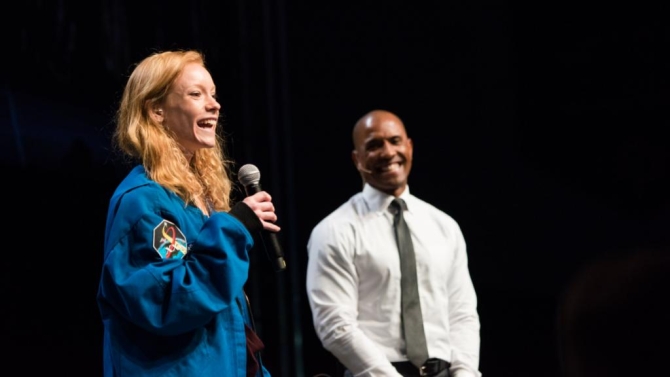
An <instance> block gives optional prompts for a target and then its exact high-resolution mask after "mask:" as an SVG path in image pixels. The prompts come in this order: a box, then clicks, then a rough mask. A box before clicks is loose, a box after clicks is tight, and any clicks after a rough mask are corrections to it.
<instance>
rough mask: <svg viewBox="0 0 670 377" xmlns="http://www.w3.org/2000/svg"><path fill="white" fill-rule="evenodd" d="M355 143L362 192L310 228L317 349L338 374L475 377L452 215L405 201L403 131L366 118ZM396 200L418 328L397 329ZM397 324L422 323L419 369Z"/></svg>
mask: <svg viewBox="0 0 670 377" xmlns="http://www.w3.org/2000/svg"><path fill="white" fill-rule="evenodd" d="M353 142H354V148H355V149H354V150H353V151H352V159H353V162H354V165H355V166H356V168H357V169H358V170H359V172H360V174H361V176H362V178H363V181H364V185H363V191H362V192H359V193H357V194H355V195H354V196H352V197H351V198H350V199H349V201H347V202H346V203H344V204H343V205H341V206H340V207H339V208H338V209H336V210H335V211H334V212H332V213H331V214H330V215H328V216H327V217H326V218H325V219H323V220H322V221H321V222H320V223H319V224H317V226H316V227H315V228H314V229H313V230H312V234H311V236H310V239H309V241H308V244H307V249H308V253H309V261H308V267H307V295H308V298H309V303H310V306H311V309H312V314H313V321H314V328H315V330H316V332H317V334H318V336H319V338H320V340H321V343H322V344H323V346H324V348H325V349H327V350H328V351H329V352H331V353H332V354H333V355H334V356H335V357H336V358H337V359H338V360H339V361H340V362H341V363H342V364H343V365H344V366H345V367H346V368H347V370H346V371H345V376H356V377H359V376H360V377H376V376H396V377H397V376H435V377H448V376H449V377H479V376H481V373H480V372H479V371H478V365H479V345H480V338H479V328H480V323H479V315H478V313H477V297H476V293H475V290H474V287H473V284H472V280H471V278H470V273H469V271H468V264H467V262H468V259H467V254H466V248H465V241H464V238H463V235H462V233H461V230H460V228H459V226H458V224H457V223H456V222H455V221H454V220H453V219H452V218H451V217H450V216H448V215H447V214H445V213H444V212H442V211H440V210H439V209H437V208H435V207H434V206H432V205H430V204H428V203H426V202H424V201H423V200H421V199H419V198H417V197H415V196H413V195H411V194H410V190H409V186H408V184H407V178H408V176H409V173H410V170H411V168H412V151H413V145H412V140H411V139H409V138H408V137H407V133H406V131H405V126H404V125H403V123H402V121H401V120H400V119H399V118H398V117H397V116H396V115H394V114H392V113H390V112H388V111H384V110H374V111H371V112H369V113H368V114H366V115H365V116H363V117H362V118H361V119H360V120H359V121H358V122H357V123H356V125H355V126H354V130H353ZM394 198H400V199H403V200H404V202H405V203H406V207H407V208H406V209H405V210H404V211H403V212H404V215H403V216H404V220H405V222H406V223H407V224H408V226H409V228H410V230H411V241H412V244H413V249H414V255H415V257H414V259H415V260H416V267H411V269H410V270H411V271H414V269H415V270H416V274H415V275H416V276H417V277H416V280H417V283H416V284H417V285H418V290H419V297H420V313H419V318H423V321H421V320H417V321H409V320H405V322H406V323H403V321H402V316H401V308H402V304H403V302H404V301H403V298H404V297H401V296H402V294H401V291H402V290H401V280H402V279H405V278H409V277H410V275H412V274H410V273H406V274H405V275H406V276H403V274H401V268H402V264H403V263H404V262H402V261H401V258H400V256H399V250H400V249H403V248H399V246H398V245H399V244H398V243H396V237H398V238H399V236H396V235H395V233H394V221H396V220H394V216H395V213H396V212H400V211H401V210H394V209H390V206H391V202H392V201H393V200H394ZM406 271H408V270H406ZM408 296H409V295H408ZM405 300H408V299H405ZM407 322H419V323H407ZM405 325H419V326H420V325H423V330H421V331H419V332H420V333H421V334H420V335H421V337H422V338H423V337H424V336H425V344H426V346H427V354H425V352H424V356H423V357H420V360H419V361H416V358H413V359H412V360H414V361H410V357H408V351H409V350H408V349H407V347H406V341H405V335H404V333H405V330H403V328H404V327H403V326H405ZM408 332H409V331H408ZM426 346H424V347H423V348H424V349H425V348H426Z"/></svg>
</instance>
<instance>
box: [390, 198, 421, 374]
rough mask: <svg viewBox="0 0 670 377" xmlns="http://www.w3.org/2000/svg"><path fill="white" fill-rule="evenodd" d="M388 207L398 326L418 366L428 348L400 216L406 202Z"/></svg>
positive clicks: (408, 243)
mask: <svg viewBox="0 0 670 377" xmlns="http://www.w3.org/2000/svg"><path fill="white" fill-rule="evenodd" d="M391 207H393V208H394V209H395V219H394V221H393V225H394V228H395V236H396V241H397V242H398V251H399V252H400V272H401V274H402V276H401V278H400V285H401V291H402V298H401V303H402V304H401V305H402V325H403V331H404V333H405V343H406V344H407V357H408V358H409V361H411V362H412V364H414V365H416V366H417V367H418V368H420V367H421V366H422V365H423V363H424V362H425V361H426V360H427V359H428V347H427V346H426V335H425V333H424V331H423V318H422V317H421V302H420V300H419V288H418V285H417V279H416V260H415V258H414V246H413V245H412V236H411V235H410V232H409V228H408V227H407V223H406V222H405V218H404V217H403V211H404V210H406V209H407V205H406V204H405V202H404V201H403V200H402V199H398V198H396V199H393V201H392V202H391Z"/></svg>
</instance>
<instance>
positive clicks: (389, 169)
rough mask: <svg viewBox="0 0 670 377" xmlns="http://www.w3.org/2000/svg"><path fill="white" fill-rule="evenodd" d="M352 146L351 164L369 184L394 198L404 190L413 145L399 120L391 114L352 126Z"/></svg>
mask: <svg viewBox="0 0 670 377" xmlns="http://www.w3.org/2000/svg"><path fill="white" fill-rule="evenodd" d="M354 146H355V148H356V149H355V150H354V151H353V153H352V157H353V159H354V163H355V164H356V165H357V169H358V170H359V171H360V172H361V174H362V175H363V179H364V180H365V181H366V182H367V183H368V184H369V185H371V186H372V187H374V188H376V189H378V190H380V191H383V192H385V193H387V194H389V195H394V196H398V195H400V194H401V193H402V192H403V191H404V190H405V186H407V177H408V176H409V172H410V170H411V168H412V151H413V146H412V140H411V139H409V138H408V137H407V133H406V131H405V126H404V125H403V124H402V122H401V121H400V119H398V118H397V117H396V116H395V115H393V114H391V113H381V114H375V115H371V116H368V117H367V118H365V119H363V120H362V121H361V122H359V124H357V125H356V129H355V131H354Z"/></svg>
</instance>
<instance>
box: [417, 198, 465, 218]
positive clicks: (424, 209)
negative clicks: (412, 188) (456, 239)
mask: <svg viewBox="0 0 670 377" xmlns="http://www.w3.org/2000/svg"><path fill="white" fill-rule="evenodd" d="M412 202H413V203H412V204H414V205H415V206H417V211H419V212H420V213H422V214H427V215H429V216H432V217H436V218H439V219H442V220H444V221H448V222H453V223H456V219H454V218H453V217H452V216H451V215H450V214H449V213H447V212H446V211H444V210H442V209H441V208H439V207H437V206H436V205H434V204H432V203H429V202H427V201H425V200H423V199H421V198H418V197H416V196H414V195H412Z"/></svg>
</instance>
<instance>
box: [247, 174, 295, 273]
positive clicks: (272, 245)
mask: <svg viewBox="0 0 670 377" xmlns="http://www.w3.org/2000/svg"><path fill="white" fill-rule="evenodd" d="M237 179H238V180H239V181H240V183H241V184H242V186H244V190H245V191H246V193H247V196H251V195H253V194H255V193H257V192H260V191H263V190H262V189H261V184H260V180H261V172H260V171H259V170H258V168H257V167H256V166H255V165H252V164H246V165H244V166H242V167H241V168H240V170H238V172H237ZM260 234H261V237H260V238H261V242H262V243H263V248H264V249H265V253H266V254H267V256H268V259H270V261H271V262H272V261H274V267H275V271H276V272H279V271H283V270H285V269H286V261H285V260H284V252H283V251H282V247H281V245H280V244H279V240H278V239H277V234H276V233H275V232H269V231H268V232H261V233H260Z"/></svg>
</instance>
